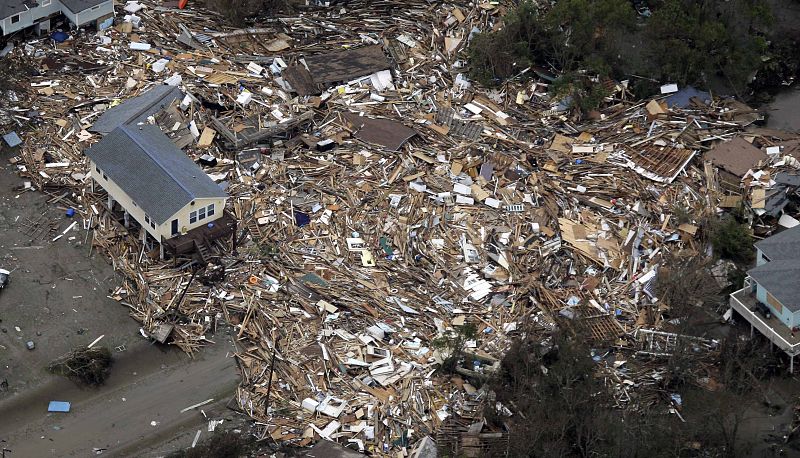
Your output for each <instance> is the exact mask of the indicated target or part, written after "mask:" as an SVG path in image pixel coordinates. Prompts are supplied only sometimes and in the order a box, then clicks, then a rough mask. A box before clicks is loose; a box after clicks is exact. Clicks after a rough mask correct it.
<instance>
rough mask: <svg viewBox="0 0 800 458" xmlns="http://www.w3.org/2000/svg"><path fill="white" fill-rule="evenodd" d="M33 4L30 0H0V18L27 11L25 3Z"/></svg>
mask: <svg viewBox="0 0 800 458" xmlns="http://www.w3.org/2000/svg"><path fill="white" fill-rule="evenodd" d="M26 3H27V4H28V5H32V3H33V2H31V1H30V0H0V19H5V18H7V17H9V16H13V15H15V14H17V13H22V12H23V11H27V10H28V8H26V7H25V4H26Z"/></svg>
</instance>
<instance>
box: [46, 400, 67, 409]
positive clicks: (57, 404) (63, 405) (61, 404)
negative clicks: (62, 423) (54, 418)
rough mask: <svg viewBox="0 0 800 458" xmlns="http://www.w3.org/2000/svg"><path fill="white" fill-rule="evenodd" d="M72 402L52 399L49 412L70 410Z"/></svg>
mask: <svg viewBox="0 0 800 458" xmlns="http://www.w3.org/2000/svg"><path fill="white" fill-rule="evenodd" d="M69 408H70V403H69V402H66V401H50V405H49V406H47V411H48V412H69Z"/></svg>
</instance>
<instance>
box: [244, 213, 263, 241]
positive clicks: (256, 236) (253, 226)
mask: <svg viewBox="0 0 800 458" xmlns="http://www.w3.org/2000/svg"><path fill="white" fill-rule="evenodd" d="M247 230H248V231H250V235H251V236H252V237H253V241H255V242H256V243H258V242H259V241H261V229H260V228H259V227H258V223H257V222H256V220H255V219H250V221H248V222H247Z"/></svg>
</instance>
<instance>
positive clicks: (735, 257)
mask: <svg viewBox="0 0 800 458" xmlns="http://www.w3.org/2000/svg"><path fill="white" fill-rule="evenodd" d="M711 245H712V246H713V247H714V252H715V253H716V254H717V255H718V256H719V257H721V258H724V259H730V260H731V261H734V262H739V263H748V262H750V261H752V260H753V257H754V255H753V236H752V233H751V231H750V227H748V226H747V225H746V224H743V223H740V222H739V221H737V220H736V218H734V217H732V216H725V217H723V218H720V219H718V220H716V221H713V222H712V223H711Z"/></svg>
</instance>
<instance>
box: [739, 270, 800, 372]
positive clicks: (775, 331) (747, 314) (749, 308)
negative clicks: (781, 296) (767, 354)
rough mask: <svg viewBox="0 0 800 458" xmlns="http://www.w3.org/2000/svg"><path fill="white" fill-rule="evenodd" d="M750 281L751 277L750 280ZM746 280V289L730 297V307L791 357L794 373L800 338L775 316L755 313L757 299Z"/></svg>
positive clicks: (790, 365)
mask: <svg viewBox="0 0 800 458" xmlns="http://www.w3.org/2000/svg"><path fill="white" fill-rule="evenodd" d="M747 280H749V277H748V279H747ZM747 280H745V282H746V283H745V287H744V288H742V289H740V290H739V291H736V292H735V293H733V294H731V295H730V302H729V304H730V306H731V307H732V308H733V309H734V310H736V312H738V313H739V315H740V316H741V317H742V318H744V319H745V320H747V322H749V323H750V325H751V326H752V327H751V328H750V329H751V335H752V331H753V329H757V330H758V332H760V333H761V334H763V335H764V337H766V338H767V339H769V341H770V342H772V344H773V345H775V346H777V347H778V348H780V349H781V350H783V351H784V352H785V353H786V354H787V355H789V372H792V373H793V372H794V357H795V356H797V355H798V354H800V336H799V335H795V334H794V333H792V330H791V329H789V327H788V326H786V325H785V324H783V322H781V321H780V320H779V319H778V318H777V317H775V315H772V317H771V318H770V319H766V318H764V317H763V316H762V315H760V314H758V313H755V312H753V309H754V308H755V305H756V302H757V299H756V298H755V296H753V294H752V293H751V292H750V287H749V285H747Z"/></svg>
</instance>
